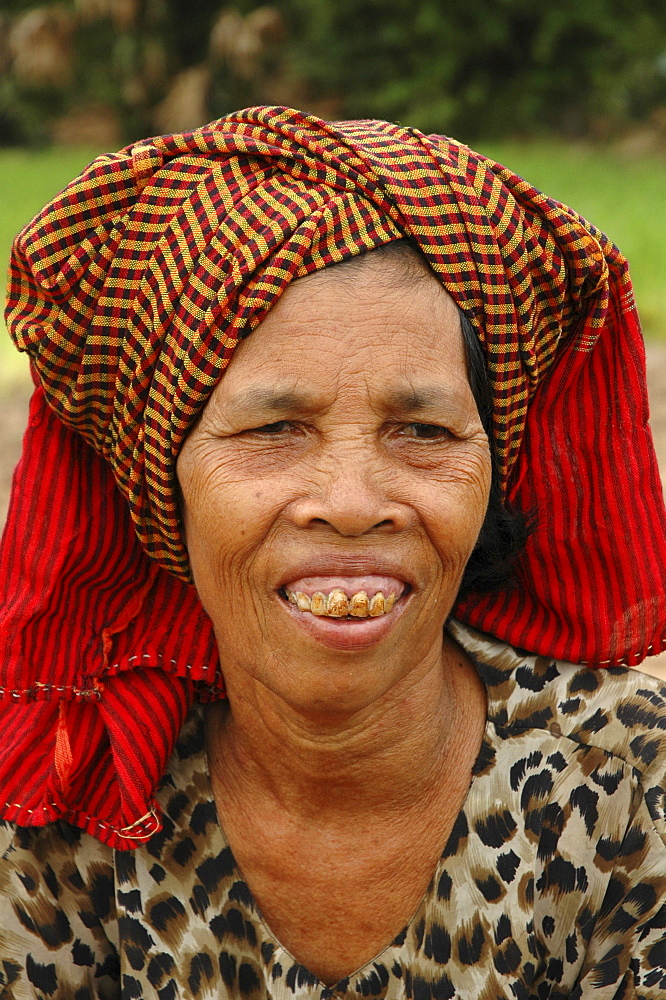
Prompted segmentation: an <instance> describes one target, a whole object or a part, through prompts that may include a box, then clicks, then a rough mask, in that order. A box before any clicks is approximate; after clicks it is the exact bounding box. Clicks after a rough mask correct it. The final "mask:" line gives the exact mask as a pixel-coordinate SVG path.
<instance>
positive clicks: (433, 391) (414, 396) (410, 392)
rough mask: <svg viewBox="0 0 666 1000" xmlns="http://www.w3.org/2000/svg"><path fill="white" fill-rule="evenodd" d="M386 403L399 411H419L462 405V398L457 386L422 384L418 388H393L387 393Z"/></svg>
mask: <svg viewBox="0 0 666 1000" xmlns="http://www.w3.org/2000/svg"><path fill="white" fill-rule="evenodd" d="M385 399H386V403H387V404H388V406H389V407H390V408H391V409H392V410H395V411H396V412H398V413H419V412H422V411H423V410H432V409H436V408H449V407H451V406H452V405H456V406H460V403H461V399H460V395H459V393H458V391H457V390H456V389H455V388H448V387H445V386H440V385H430V386H421V387H419V388H418V389H417V388H414V387H411V386H410V388H409V389H392V390H391V391H390V392H388V393H387V394H386V397H385Z"/></svg>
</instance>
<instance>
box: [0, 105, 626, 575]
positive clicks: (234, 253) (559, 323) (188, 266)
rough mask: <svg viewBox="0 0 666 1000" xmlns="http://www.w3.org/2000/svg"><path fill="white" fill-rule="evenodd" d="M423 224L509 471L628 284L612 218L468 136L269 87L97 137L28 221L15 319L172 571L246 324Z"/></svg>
mask: <svg viewBox="0 0 666 1000" xmlns="http://www.w3.org/2000/svg"><path fill="white" fill-rule="evenodd" d="M404 236H407V237H409V238H411V239H412V240H413V241H415V242H416V243H418V245H419V246H420V248H421V250H422V252H423V254H424V255H425V257H426V258H427V260H428V261H429V263H430V265H431V267H432V269H433V271H434V272H435V273H436V274H437V275H438V276H439V277H440V278H441V281H442V283H443V285H444V286H445V288H446V289H447V291H448V292H449V293H450V294H451V296H452V297H453V299H454V300H455V301H456V303H457V304H458V305H459V306H460V307H461V308H462V309H463V310H464V312H465V313H466V314H467V315H468V317H469V318H470V320H471V321H472V324H473V326H474V328H475V330H476V332H477V334H478V336H479V338H480V340H481V342H482V344H483V347H484V350H485V354H486V359H487V371H488V377H489V380H490V384H491V389H492V396H493V435H494V439H495V445H496V450H497V454H498V456H499V461H500V469H501V474H502V480H503V484H504V487H505V488H506V486H507V484H508V482H509V479H510V473H511V470H512V468H513V467H514V464H515V461H516V456H517V455H518V452H519V450H520V447H521V441H522V439H523V434H524V431H525V423H526V416H527V410H528V405H529V400H530V398H531V397H532V395H533V394H534V392H535V390H536V388H537V386H538V385H539V383H540V382H541V381H542V380H543V378H544V376H545V374H546V372H547V371H548V369H549V367H550V366H551V364H552V362H553V359H554V357H555V355H556V352H557V350H558V347H559V345H560V344H561V342H562V341H564V340H567V339H571V338H575V339H576V346H577V348H578V349H580V350H583V351H585V350H589V349H591V347H592V346H593V344H594V341H595V339H596V337H597V336H598V334H599V332H600V330H601V329H602V327H603V324H604V322H605V319H606V314H607V310H608V303H609V269H610V271H611V272H612V275H613V279H614V281H615V282H616V283H619V285H620V286H622V283H623V282H625V283H626V285H627V288H628V287H629V286H628V279H627V278H626V264H625V261H624V258H623V257H622V256H621V255H620V253H619V251H617V249H616V248H615V247H614V246H613V245H612V244H611V243H610V241H608V240H607V239H606V237H604V236H603V235H602V234H601V233H599V232H598V231H597V230H595V229H594V228H593V227H592V226H590V225H589V224H588V223H586V222H584V221H583V220H582V219H581V218H580V217H579V216H577V215H576V214H575V213H573V212H572V211H571V210H570V209H568V208H566V207H565V206H563V205H560V204H559V203H557V202H555V201H552V200H551V199H548V198H546V197H545V196H544V195H542V194H541V193H540V192H538V191H537V190H536V189H535V188H533V187H532V186H531V185H529V184H528V183H527V182H526V181H524V180H522V179H520V178H519V177H517V176H516V175H515V174H513V173H511V172H510V171H509V170H507V169H505V168H503V167H501V166H499V165H498V164H496V163H493V162H492V161H490V160H487V159H485V158H484V157H482V156H480V155H478V154H476V153H473V152H472V151H471V150H470V149H468V148H467V147H466V146H464V145H461V144H460V143H458V142H455V141H453V140H451V139H447V138H444V137H442V136H425V135H423V134H421V133H419V132H417V131H415V130H412V129H405V128H401V127H399V126H397V125H391V124H387V123H385V122H375V121H363V122H343V123H337V124H328V123H325V122H323V121H320V120H319V119H317V118H313V117H306V116H304V115H302V114H300V113H298V112H295V111H291V110H287V109H283V108H253V109H249V110H247V111H244V112H240V113H238V114H235V115H229V116H228V117H226V118H223V119H221V120H219V121H217V122H213V123H212V124H211V125H208V126H206V127H205V128H202V129H198V130H196V131H194V132H190V133H187V134H182V135H171V136H164V137H158V138H155V139H151V140H148V141H145V142H140V143H137V144H135V145H132V146H130V147H128V148H126V149H124V150H122V151H121V152H119V153H117V154H114V155H105V156H101V157H99V158H98V159H96V160H95V161H94V162H93V163H92V164H91V165H90V166H89V167H88V168H87V170H86V171H85V172H84V173H83V174H82V175H81V176H80V177H79V178H77V179H76V180H75V181H74V182H73V183H72V184H70V185H69V186H68V187H67V188H66V189H65V190H64V191H63V192H62V193H61V194H60V195H59V196H58V197H57V198H56V199H55V201H54V202H53V203H52V204H51V205H49V206H48V207H47V208H46V209H45V210H44V211H43V212H42V213H41V214H40V215H38V216H37V217H36V219H35V220H34V221H33V222H32V223H31V224H30V225H29V226H28V227H27V228H26V229H25V230H24V231H23V232H22V233H21V234H20V235H19V237H18V238H17V240H16V243H15V245H14V251H13V257H12V265H11V287H10V293H9V307H8V312H7V316H8V323H9V327H10V330H11V332H12V336H13V338H14V340H15V342H16V344H17V345H18V347H19V348H20V349H22V350H26V351H28V352H29V354H30V356H31V359H32V361H33V364H34V367H35V369H36V371H37V373H38V376H39V379H40V380H41V383H42V385H43V388H44V391H45V393H46V397H47V400H48V402H49V404H50V405H51V407H52V408H53V409H54V410H55V411H56V413H57V414H58V415H59V417H60V419H61V420H62V421H63V422H64V423H65V424H67V425H68V426H69V427H71V428H72V429H74V430H75V431H77V432H78V433H79V434H81V435H82V436H83V437H84V438H85V440H86V441H87V442H88V443H89V444H91V445H92V446H93V447H94V448H95V449H96V450H97V451H98V452H99V453H100V454H101V455H102V456H103V457H104V458H105V460H106V461H107V462H108V463H109V464H110V466H111V467H112V469H113V473H114V476H115V478H116V481H117V483H118V485H119V487H120V489H121V491H122V492H123V494H124V495H125V496H126V498H127V500H128V502H129V507H130V512H131V516H132V519H133V521H134V524H135V527H136V531H137V534H138V536H139V539H140V541H141V543H142V545H143V546H144V548H145V550H146V551H147V553H148V554H149V555H150V556H151V557H152V558H153V559H154V560H156V561H157V562H158V563H160V564H161V565H162V566H163V567H165V568H166V569H168V570H169V571H170V572H171V573H173V574H175V575H176V576H178V577H180V578H181V579H184V580H189V579H190V576H189V564H188V559H187V553H186V550H185V548H184V544H183V539H182V535H181V529H180V523H179V510H178V493H177V486H176V478H175V461H176V458H177V455H178V451H179V449H180V446H181V444H182V442H183V440H184V438H185V436H186V435H187V433H188V430H189V429H190V428H191V426H192V424H193V423H194V421H195V420H196V418H197V415H198V414H199V412H200V411H201V409H202V407H203V406H204V404H205V402H206V400H207V399H208V397H209V396H210V394H211V392H212V390H213V388H214V387H215V385H216V384H217V382H218V381H219V379H220V378H221V376H222V374H223V372H224V369H225V367H226V366H227V364H228V363H229V361H230V359H231V358H232V356H233V351H234V348H235V346H236V344H237V343H238V340H239V338H242V337H244V336H246V335H248V334H249V333H250V332H251V331H252V330H253V329H254V328H255V327H256V326H257V324H259V323H260V322H261V320H262V318H263V316H264V315H265V314H266V312H267V311H268V310H269V309H270V308H271V306H272V305H273V304H274V303H275V301H276V300H277V298H278V297H279V296H280V294H281V293H282V292H283V291H284V289H285V288H286V287H287V286H288V284H289V283H290V282H291V281H293V280H294V279H296V278H298V277H300V276H302V275H305V274H308V273H310V272H313V271H316V270H318V269H321V268H324V267H327V266H330V265H331V264H334V263H336V262H338V261H341V260H344V259H346V258H349V257H351V256H354V255H355V254H359V253H362V252H364V251H367V250H371V249H372V248H374V247H377V246H379V245H381V244H383V243H386V242H389V241H391V240H395V239H399V238H402V237H404Z"/></svg>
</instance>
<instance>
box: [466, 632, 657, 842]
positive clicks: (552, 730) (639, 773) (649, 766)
mask: <svg viewBox="0 0 666 1000" xmlns="http://www.w3.org/2000/svg"><path fill="white" fill-rule="evenodd" d="M452 633H453V635H454V637H455V638H456V640H457V641H458V642H460V643H461V645H462V646H463V647H464V648H465V649H466V651H467V652H468V653H469V654H470V655H471V656H472V658H473V659H474V660H475V662H476V664H477V669H478V670H479V674H480V676H481V678H482V680H483V681H484V683H485V685H486V689H487V692H488V712H489V718H490V720H491V721H492V722H493V723H494V725H495V728H496V729H497V731H498V733H499V734H500V735H501V736H505V737H515V736H518V735H521V734H526V733H529V732H530V731H531V732H533V733H534V734H535V735H537V734H538V733H539V732H547V733H549V734H550V735H551V736H554V737H558V738H561V739H562V740H563V741H572V742H573V743H574V744H577V745H579V746H584V747H594V748H597V749H598V750H600V751H602V752H603V753H604V754H606V755H609V756H612V757H614V758H616V759H619V760H621V761H622V762H623V763H624V764H626V765H627V767H628V768H630V769H631V771H632V773H633V774H634V777H635V780H636V782H637V783H638V784H639V785H640V786H641V790H642V794H643V796H644V798H645V802H646V805H647V808H648V810H649V812H650V816H651V818H652V821H653V822H654V824H655V827H656V829H657V831H658V833H659V834H660V836H661V838H662V839H663V840H664V841H666V685H664V684H663V683H662V682H660V681H659V680H657V679H656V678H654V677H649V676H648V675H646V674H643V673H641V672H640V671H638V670H632V669H628V668H625V667H613V668H610V669H597V670H593V669H590V668H588V667H584V666H580V665H576V664H572V663H567V662H564V661H562V660H554V659H549V658H547V657H543V656H533V655H530V654H528V653H524V652H522V651H519V650H515V649H513V648H512V647H511V646H508V645H506V644H505V643H502V642H500V641H498V640H495V639H493V638H492V637H490V636H485V635H482V634H481V633H478V632H475V631H473V630H472V629H469V628H467V627H461V626H459V625H458V624H457V623H454V624H453V627H452Z"/></svg>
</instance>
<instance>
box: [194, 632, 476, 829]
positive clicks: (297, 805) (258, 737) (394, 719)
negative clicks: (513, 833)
mask: <svg viewBox="0 0 666 1000" xmlns="http://www.w3.org/2000/svg"><path fill="white" fill-rule="evenodd" d="M438 652H439V655H437V656H433V657H431V659H430V661H429V662H425V663H424V664H422V667H421V669H419V670H418V671H415V672H414V673H412V674H410V675H409V676H408V677H406V678H404V679H403V680H402V681H401V682H400V683H398V684H396V685H395V686H394V687H393V688H392V689H391V690H390V691H389V692H387V693H386V694H384V695H383V696H382V697H380V698H378V699H377V700H376V701H374V702H372V704H370V705H367V706H365V707H364V708H362V709H361V710H359V711H356V712H354V713H349V714H345V713H343V712H340V711H330V712H317V713H309V712H307V713H306V712H303V711H299V710H297V709H295V708H294V707H293V706H290V705H287V704H285V703H284V701H282V700H280V699H278V698H277V697H276V696H274V695H273V693H272V692H270V691H268V690H267V689H266V688H265V687H263V686H258V685H254V684H248V685H243V684H237V685H233V684H232V685H231V686H230V690H229V701H228V703H227V704H224V703H218V704H216V705H214V706H211V707H210V709H209V711H208V714H207V719H206V726H207V740H208V751H209V759H210V766H211V773H212V774H213V776H214V780H215V781H216V783H217V787H218V788H221V789H223V790H224V794H225V797H227V798H228V799H229V801H238V798H239V797H241V798H243V799H245V800H247V798H248V797H249V796H251V797H252V798H254V799H255V801H256V800H260V801H263V802H264V804H265V805H266V806H267V807H268V808H270V807H271V803H273V804H275V805H279V808H280V809H282V810H287V811H288V812H289V813H290V814H291V815H292V816H299V817H301V819H302V820H303V821H307V819H308V818H309V817H312V818H313V820H316V822H318V823H325V822H326V818H327V816H328V817H330V818H331V819H332V820H333V819H334V818H335V817H336V816H337V815H340V813H341V812H342V813H344V814H345V815H346V816H347V817H349V816H350V815H353V813H354V811H355V810H358V811H359V812H361V811H362V812H364V813H367V811H368V810H370V809H372V810H373V812H374V814H375V815H386V814H390V813H392V812H396V811H398V812H400V813H401V814H402V815H403V816H404V814H405V813H406V812H409V811H410V809H411V808H414V809H422V808H423V805H424V801H427V799H428V797H429V795H430V794H431V793H432V789H434V788H437V787H441V782H440V781H439V780H438V779H439V778H440V776H441V775H442V774H443V773H446V774H447V775H450V774H451V773H452V772H453V773H455V772H456V771H457V770H459V769H460V767H461V766H463V767H464V768H467V767H468V765H469V748H470V742H469V736H470V732H471V739H472V740H474V739H475V738H476V737H475V734H478V739H477V742H478V740H479V739H480V734H481V731H482V725H483V719H484V718H485V691H484V689H483V686H482V685H481V682H480V680H479V679H478V676H477V674H476V671H475V670H474V667H473V666H472V664H471V663H470V661H469V659H468V658H467V656H466V654H465V653H464V652H463V651H462V650H461V649H460V647H458V646H457V645H456V644H455V643H453V642H452V641H451V640H449V639H448V638H446V639H445V641H444V644H443V648H442V649H441V650H440V651H438Z"/></svg>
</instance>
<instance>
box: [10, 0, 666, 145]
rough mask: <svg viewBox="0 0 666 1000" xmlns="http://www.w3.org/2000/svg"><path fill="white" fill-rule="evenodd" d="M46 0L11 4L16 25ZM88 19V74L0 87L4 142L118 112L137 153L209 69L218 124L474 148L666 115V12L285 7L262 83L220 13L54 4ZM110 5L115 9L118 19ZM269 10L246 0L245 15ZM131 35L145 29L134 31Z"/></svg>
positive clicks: (616, 4) (73, 1)
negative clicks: (223, 51) (220, 23)
mask: <svg viewBox="0 0 666 1000" xmlns="http://www.w3.org/2000/svg"><path fill="white" fill-rule="evenodd" d="M36 6H38V5H37V4H35V2H34V0H32V2H31V0H3V4H2V10H3V15H2V16H3V17H4V19H5V23H6V24H9V23H10V22H12V20H16V18H17V17H19V16H20V15H22V14H24V13H25V12H26V11H29V10H32V9H34V8H35V7H36ZM39 6H40V7H41V8H42V9H45V8H48V7H51V8H55V7H56V6H58V7H59V8H60V9H61V10H65V11H70V12H71V15H72V18H73V19H74V21H75V29H74V33H73V40H72V50H73V72H72V74H71V77H70V79H69V80H68V82H67V83H66V84H63V85H62V86H61V87H59V88H58V87H56V88H50V89H49V88H43V87H42V88H39V87H31V86H27V85H26V84H25V83H21V82H19V81H18V80H17V79H15V78H14V77H13V76H12V73H11V70H10V71H9V72H7V73H5V74H3V76H2V80H1V82H0V137H2V138H3V139H4V141H5V143H7V142H14V143H16V142H33V143H34V142H40V141H44V140H45V139H46V138H47V137H48V132H49V128H48V127H49V122H50V121H51V120H52V119H53V117H54V116H57V115H58V114H63V113H64V112H65V111H67V110H68V109H71V108H72V107H76V106H79V105H82V104H86V103H100V104H104V105H109V106H112V107H113V108H114V109H115V110H116V111H117V112H118V113H119V114H120V116H121V120H122V126H123V130H124V133H125V137H126V138H127V139H131V138H135V137H137V136H139V135H146V134H149V133H150V132H151V131H154V127H153V118H152V112H153V109H154V108H155V106H156V105H157V104H158V102H159V101H160V100H161V99H162V98H163V97H164V93H165V91H166V89H167V87H168V84H169V81H171V80H173V79H174V76H175V75H176V74H177V73H179V72H180V71H182V70H184V69H187V68H189V67H193V66H197V65H202V64H204V65H205V66H206V67H207V70H208V72H209V78H210V83H209V87H208V91H207V107H208V112H209V116H210V117H211V118H212V117H217V116H220V115H222V114H224V113H226V112H228V111H230V110H233V109H235V108H237V107H240V106H243V105H246V104H250V103H293V104H298V105H299V106H302V107H305V108H306V109H312V110H315V111H319V110H321V109H322V108H325V109H326V111H328V112H329V113H330V115H332V116H337V117H382V118H388V119H390V120H399V121H405V122H408V123H409V124H410V125H416V126H418V127H420V128H422V129H424V130H426V131H428V130H429V131H443V132H448V133H452V134H455V135H458V136H460V137H461V138H463V139H465V140H467V141H475V140H476V139H478V137H480V136H482V137H498V136H505V135H507V134H510V135H525V134H534V133H537V134H540V133H544V132H545V131H553V130H555V131H558V132H561V133H564V134H567V135H581V134H590V133H593V134H598V135H602V136H607V135H609V134H613V133H614V131H617V130H619V129H621V128H623V127H625V126H626V125H627V123H630V122H634V121H641V120H645V119H647V118H648V117H649V115H650V114H651V113H653V112H654V110H655V109H658V108H659V107H663V106H666V3H665V2H664V0H416V2H412V3H405V2H404V0H275V2H274V3H271V4H270V8H271V9H272V10H273V11H277V12H278V14H279V16H280V20H281V23H282V26H283V30H282V33H281V35H280V37H279V38H276V37H273V38H271V39H269V40H268V41H266V42H265V43H264V44H263V46H262V50H261V53H260V55H259V57H258V59H257V62H256V66H255V67H254V70H253V72H252V73H251V74H250V75H249V76H248V74H245V73H243V72H240V71H239V67H238V64H237V63H234V61H233V59H225V58H211V56H210V52H209V38H210V34H211V30H212V28H213V26H214V24H215V21H216V19H217V18H218V17H219V15H220V13H221V12H223V11H224V10H225V9H227V8H225V4H224V3H220V2H219V0H133V3H132V8H133V10H134V14H133V16H132V18H131V19H130V20H129V21H127V22H126V23H120V22H119V20H118V17H115V16H114V15H113V12H112V7H111V8H108V5H107V8H108V9H107V13H106V15H102V16H92V17H90V16H89V17H82V16H81V11H82V10H83V9H84V8H85V7H86V3H85V0H60V3H59V4H56V3H54V2H53V0H50V2H48V0H47V2H42V3H41V4H40V5H39ZM103 7H104V4H102V8H103ZM265 7H266V5H265V4H261V3H257V2H256V0H235V2H233V4H232V7H231V8H229V9H232V10H234V11H235V12H237V14H239V15H242V16H244V17H248V16H251V15H253V14H255V13H256V12H257V10H259V9H262V10H263V9H265ZM130 22H131V23H130Z"/></svg>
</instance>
